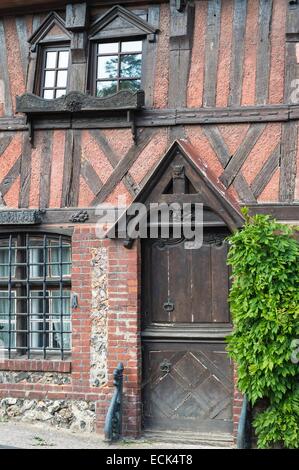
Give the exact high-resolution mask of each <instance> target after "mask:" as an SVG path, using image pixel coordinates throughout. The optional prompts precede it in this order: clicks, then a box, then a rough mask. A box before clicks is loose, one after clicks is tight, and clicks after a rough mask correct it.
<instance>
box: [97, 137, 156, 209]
mask: <svg viewBox="0 0 299 470" xmlns="http://www.w3.org/2000/svg"><path fill="white" fill-rule="evenodd" d="M152 135H153V131H152V130H151V129H144V130H143V131H142V132H140V133H139V136H138V143H137V145H134V146H133V147H132V148H131V149H130V150H129V151H128V153H127V154H126V155H125V156H124V158H123V159H122V160H121V161H120V162H119V163H118V165H117V166H116V167H115V170H114V172H113V173H112V175H111V176H110V177H109V178H108V180H107V181H106V183H105V184H104V185H103V187H102V188H101V190H100V191H99V193H98V194H97V195H96V197H95V198H94V200H93V202H92V205H94V206H95V205H97V204H100V203H101V202H103V201H105V199H106V198H107V197H108V195H109V194H111V192H112V191H113V189H114V188H115V187H116V186H117V184H119V183H120V181H121V180H122V179H123V177H124V176H125V175H126V174H127V172H128V171H129V170H130V168H131V166H132V165H133V163H134V162H135V161H136V160H137V158H138V157H139V155H140V153H141V152H142V150H143V149H144V148H145V147H146V146H147V145H148V144H149V142H150V140H151V139H152Z"/></svg>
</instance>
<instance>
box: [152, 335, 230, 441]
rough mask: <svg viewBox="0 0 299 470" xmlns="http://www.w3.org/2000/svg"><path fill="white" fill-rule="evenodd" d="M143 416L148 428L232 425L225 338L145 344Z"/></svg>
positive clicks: (209, 428)
mask: <svg viewBox="0 0 299 470" xmlns="http://www.w3.org/2000/svg"><path fill="white" fill-rule="evenodd" d="M143 351H144V358H143V360H144V364H147V368H146V369H145V370H144V381H143V404H144V409H143V412H144V413H143V419H144V425H145V427H146V428H147V429H157V430H173V431H184V430H185V431H191V430H193V431H195V432H199V433H200V432H216V433H220V432H225V433H230V432H231V431H232V394H233V377H232V369H231V363H230V360H229V358H228V356H227V354H226V352H225V344H224V343H223V342H218V343H214V342H213V343H204V342H196V343H192V342H190V343H179V342H178V343H175V342H171V343H167V342H159V343H157V342H151V341H147V342H144V344H143Z"/></svg>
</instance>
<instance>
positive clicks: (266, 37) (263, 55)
mask: <svg viewBox="0 0 299 470" xmlns="http://www.w3.org/2000/svg"><path fill="white" fill-rule="evenodd" d="M271 20H272V0H260V8H259V29H258V50H257V58H256V88H255V100H256V104H266V103H267V100H268V91H269V74H270V31H271Z"/></svg>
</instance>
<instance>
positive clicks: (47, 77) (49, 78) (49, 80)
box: [44, 71, 55, 88]
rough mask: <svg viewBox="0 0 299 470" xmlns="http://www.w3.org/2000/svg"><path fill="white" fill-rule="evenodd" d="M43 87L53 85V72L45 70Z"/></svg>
mask: <svg viewBox="0 0 299 470" xmlns="http://www.w3.org/2000/svg"><path fill="white" fill-rule="evenodd" d="M44 86H45V88H51V87H53V86H55V72H54V71H50V72H49V71H47V72H45V85H44Z"/></svg>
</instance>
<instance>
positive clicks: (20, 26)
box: [16, 16, 29, 83]
mask: <svg viewBox="0 0 299 470" xmlns="http://www.w3.org/2000/svg"><path fill="white" fill-rule="evenodd" d="M16 29H17V34H18V39H19V47H20V55H21V63H22V69H23V75H24V83H26V78H27V68H28V55H29V45H28V42H27V40H28V31H27V24H26V18H25V17H24V16H17V17H16Z"/></svg>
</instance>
